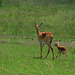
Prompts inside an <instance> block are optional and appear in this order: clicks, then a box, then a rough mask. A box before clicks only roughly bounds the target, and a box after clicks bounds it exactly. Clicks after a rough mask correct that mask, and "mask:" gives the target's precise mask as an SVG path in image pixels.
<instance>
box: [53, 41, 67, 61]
mask: <svg viewBox="0 0 75 75" xmlns="http://www.w3.org/2000/svg"><path fill="white" fill-rule="evenodd" d="M59 43H60V41H59V42H58V43H55V45H54V46H57V48H58V50H59V52H58V54H59V59H60V55H61V52H62V54H66V56H67V60H68V49H67V48H66V47H65V46H60V45H59ZM58 54H57V56H56V58H57V57H58Z"/></svg>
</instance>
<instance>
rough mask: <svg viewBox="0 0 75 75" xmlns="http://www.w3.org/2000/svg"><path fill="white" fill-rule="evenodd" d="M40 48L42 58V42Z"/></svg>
mask: <svg viewBox="0 0 75 75" xmlns="http://www.w3.org/2000/svg"><path fill="white" fill-rule="evenodd" d="M40 49H41V52H40V57H41V58H42V44H41V43H40Z"/></svg>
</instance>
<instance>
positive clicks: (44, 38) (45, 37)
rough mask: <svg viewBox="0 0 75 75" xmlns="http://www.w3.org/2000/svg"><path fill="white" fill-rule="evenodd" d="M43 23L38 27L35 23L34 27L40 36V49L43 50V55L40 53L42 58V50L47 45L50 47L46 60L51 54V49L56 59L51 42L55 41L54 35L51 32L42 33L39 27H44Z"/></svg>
mask: <svg viewBox="0 0 75 75" xmlns="http://www.w3.org/2000/svg"><path fill="white" fill-rule="evenodd" d="M42 24H43V23H41V24H39V25H37V24H36V23H35V22H34V25H35V28H36V32H37V36H38V41H39V42H40V48H41V53H40V56H41V57H42V48H43V46H44V44H47V46H48V47H49V49H48V52H47V55H46V56H45V58H47V56H48V54H49V52H50V48H51V50H52V53H53V59H54V50H53V48H52V46H51V42H52V40H53V37H54V36H53V34H51V32H40V31H39V27H40V26H41V25H42Z"/></svg>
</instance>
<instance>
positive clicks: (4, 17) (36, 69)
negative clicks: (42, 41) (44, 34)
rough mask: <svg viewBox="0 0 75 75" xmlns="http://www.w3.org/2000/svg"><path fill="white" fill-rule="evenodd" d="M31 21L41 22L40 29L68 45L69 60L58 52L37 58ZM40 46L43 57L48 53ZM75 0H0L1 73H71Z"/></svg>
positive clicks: (74, 56) (74, 60)
mask: <svg viewBox="0 0 75 75" xmlns="http://www.w3.org/2000/svg"><path fill="white" fill-rule="evenodd" d="M34 21H35V22H36V23H37V24H40V23H41V22H43V25H42V26H41V27H40V31H50V32H51V33H52V34H53V35H54V39H53V43H52V46H53V49H54V55H55V57H56V55H57V53H58V50H57V48H56V47H54V41H58V40H61V43H60V45H64V46H66V47H67V48H68V50H69V52H68V54H69V60H68V61H67V60H66V56H65V55H63V54H61V58H60V60H59V59H56V58H55V59H54V60H53V57H52V52H51V51H50V53H49V55H48V58H47V59H39V56H40V46H39V42H38V39H37V34H36V30H35V27H34ZM47 51H48V49H47V46H46V45H45V46H44V47H43V57H45V55H46V54H47ZM74 74H75V0H0V75H74Z"/></svg>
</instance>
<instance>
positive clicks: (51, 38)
mask: <svg viewBox="0 0 75 75" xmlns="http://www.w3.org/2000/svg"><path fill="white" fill-rule="evenodd" d="M53 37H54V36H51V37H50V45H51V43H52V40H53Z"/></svg>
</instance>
